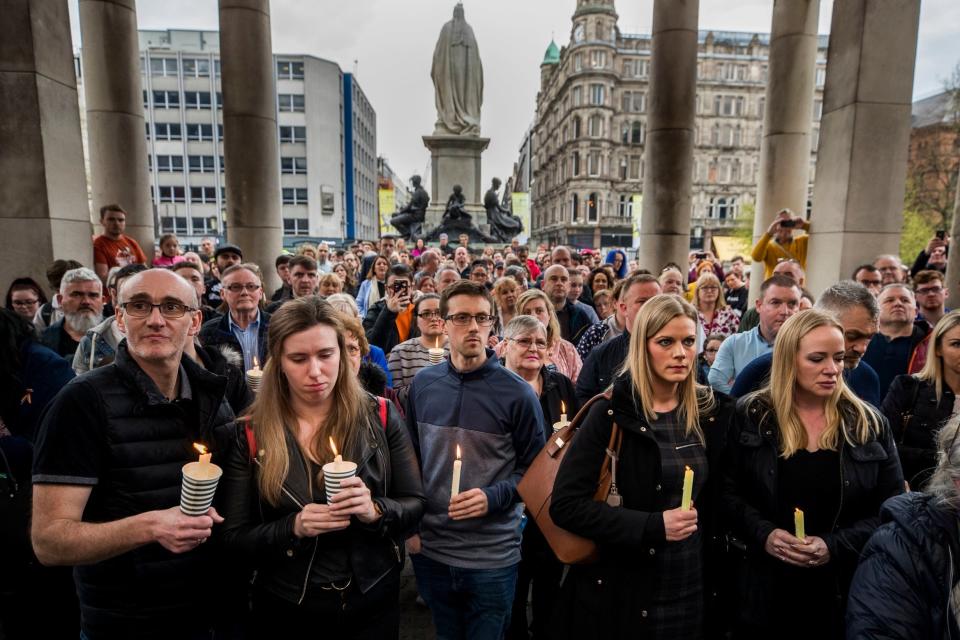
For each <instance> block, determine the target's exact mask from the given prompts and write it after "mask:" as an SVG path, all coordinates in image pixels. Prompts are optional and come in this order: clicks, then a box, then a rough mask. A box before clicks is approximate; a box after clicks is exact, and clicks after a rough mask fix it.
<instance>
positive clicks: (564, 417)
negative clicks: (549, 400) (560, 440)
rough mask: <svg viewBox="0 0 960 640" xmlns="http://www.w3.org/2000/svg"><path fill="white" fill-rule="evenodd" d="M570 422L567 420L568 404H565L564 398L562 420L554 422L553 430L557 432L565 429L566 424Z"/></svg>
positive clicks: (561, 402)
mask: <svg viewBox="0 0 960 640" xmlns="http://www.w3.org/2000/svg"><path fill="white" fill-rule="evenodd" d="M568 424H570V422H569V421H568V420H567V405H566V404H564V402H563V400H561V401H560V420H559V421H558V422H554V423H553V432H554V433H556V432H557V431H560V429H563V428H564V427H565V426H567V425H568Z"/></svg>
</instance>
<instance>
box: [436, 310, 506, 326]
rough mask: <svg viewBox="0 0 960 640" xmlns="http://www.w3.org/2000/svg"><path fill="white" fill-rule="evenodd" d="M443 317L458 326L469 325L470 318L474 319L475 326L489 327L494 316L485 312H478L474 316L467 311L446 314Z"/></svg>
mask: <svg viewBox="0 0 960 640" xmlns="http://www.w3.org/2000/svg"><path fill="white" fill-rule="evenodd" d="M445 319H446V320H449V321H450V322H452V323H453V324H455V325H457V326H460V327H465V326H467V325H469V324H470V321H471V320H476V321H477V326H480V327H489V326H490V325H492V324H493V321H494V320H495V319H496V318H494V317H493V316H491V315H487V314H485V313H478V314H477V315H475V316H472V315H470V314H469V313H454V314H452V315H448V316H447V317H446V318H445Z"/></svg>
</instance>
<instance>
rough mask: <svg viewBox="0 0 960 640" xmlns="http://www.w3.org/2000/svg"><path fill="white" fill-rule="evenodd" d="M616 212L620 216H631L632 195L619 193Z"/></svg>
mask: <svg viewBox="0 0 960 640" xmlns="http://www.w3.org/2000/svg"><path fill="white" fill-rule="evenodd" d="M617 214H618V215H619V216H620V217H621V218H632V217H633V196H630V195H623V194H621V195H620V201H619V203H618V204H617Z"/></svg>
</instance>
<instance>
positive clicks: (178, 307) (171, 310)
mask: <svg viewBox="0 0 960 640" xmlns="http://www.w3.org/2000/svg"><path fill="white" fill-rule="evenodd" d="M120 308H121V309H123V310H124V312H125V313H126V314H127V315H128V316H130V317H131V318H146V317H147V316H149V315H150V314H152V313H153V310H154V309H159V310H160V315H161V316H163V317H164V318H168V319H170V320H176V319H177V318H182V317H183V316H184V314H186V313H187V311H190V312H193V311H197V309H194V308H193V307H188V306H187V305H185V304H183V303H182V302H161V303H160V304H154V303H152V302H147V301H146V300H134V301H133V302H124V303H123V304H121V305H120Z"/></svg>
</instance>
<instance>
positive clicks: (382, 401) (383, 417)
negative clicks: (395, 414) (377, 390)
mask: <svg viewBox="0 0 960 640" xmlns="http://www.w3.org/2000/svg"><path fill="white" fill-rule="evenodd" d="M377 404H378V405H380V426H381V427H383V430H384V431H386V430H387V399H386V398H381V397H380V396H377Z"/></svg>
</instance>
